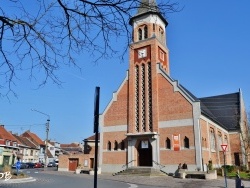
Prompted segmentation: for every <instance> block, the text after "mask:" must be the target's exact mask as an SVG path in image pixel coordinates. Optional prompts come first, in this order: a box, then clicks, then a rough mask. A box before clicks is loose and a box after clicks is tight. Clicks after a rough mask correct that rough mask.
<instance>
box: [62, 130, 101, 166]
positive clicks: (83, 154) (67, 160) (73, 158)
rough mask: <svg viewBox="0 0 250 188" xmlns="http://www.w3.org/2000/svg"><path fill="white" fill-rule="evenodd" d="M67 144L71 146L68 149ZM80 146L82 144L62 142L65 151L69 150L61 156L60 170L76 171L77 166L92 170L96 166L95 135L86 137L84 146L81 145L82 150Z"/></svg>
mask: <svg viewBox="0 0 250 188" xmlns="http://www.w3.org/2000/svg"><path fill="white" fill-rule="evenodd" d="M98 145H99V135H98ZM66 146H70V147H69V149H67V148H66ZM73 146H75V147H73ZM79 146H81V144H69V145H67V144H61V148H62V149H63V151H64V152H65V151H68V152H67V153H64V154H63V155H60V156H59V166H58V171H75V170H76V168H77V167H80V168H82V169H85V170H91V169H93V168H94V161H95V135H93V136H91V137H89V138H86V139H84V148H82V147H81V151H79V150H80V148H78V147H79ZM76 148H78V149H76Z"/></svg>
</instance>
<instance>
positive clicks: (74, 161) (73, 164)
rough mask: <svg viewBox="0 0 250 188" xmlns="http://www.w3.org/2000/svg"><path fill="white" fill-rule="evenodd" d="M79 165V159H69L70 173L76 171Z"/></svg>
mask: <svg viewBox="0 0 250 188" xmlns="http://www.w3.org/2000/svg"><path fill="white" fill-rule="evenodd" d="M77 165H78V159H69V171H75V170H76V168H77Z"/></svg>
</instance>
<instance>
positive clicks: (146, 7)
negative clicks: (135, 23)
mask: <svg viewBox="0 0 250 188" xmlns="http://www.w3.org/2000/svg"><path fill="white" fill-rule="evenodd" d="M146 12H159V9H158V7H157V3H156V0H141V3H140V5H139V8H138V11H137V14H143V13H146Z"/></svg>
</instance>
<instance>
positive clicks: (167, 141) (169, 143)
mask: <svg viewBox="0 0 250 188" xmlns="http://www.w3.org/2000/svg"><path fill="white" fill-rule="evenodd" d="M166 148H167V149H171V140H170V139H169V138H167V139H166Z"/></svg>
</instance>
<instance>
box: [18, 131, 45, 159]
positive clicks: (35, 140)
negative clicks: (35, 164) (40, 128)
mask: <svg viewBox="0 0 250 188" xmlns="http://www.w3.org/2000/svg"><path fill="white" fill-rule="evenodd" d="M20 136H22V137H26V138H28V139H29V140H30V141H31V142H33V143H34V144H35V145H36V146H37V147H38V148H39V153H38V158H39V162H45V147H46V145H45V143H44V142H43V141H42V140H41V138H39V137H38V136H37V135H36V134H35V133H32V132H30V131H25V132H24V133H23V134H21V135H20Z"/></svg>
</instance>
